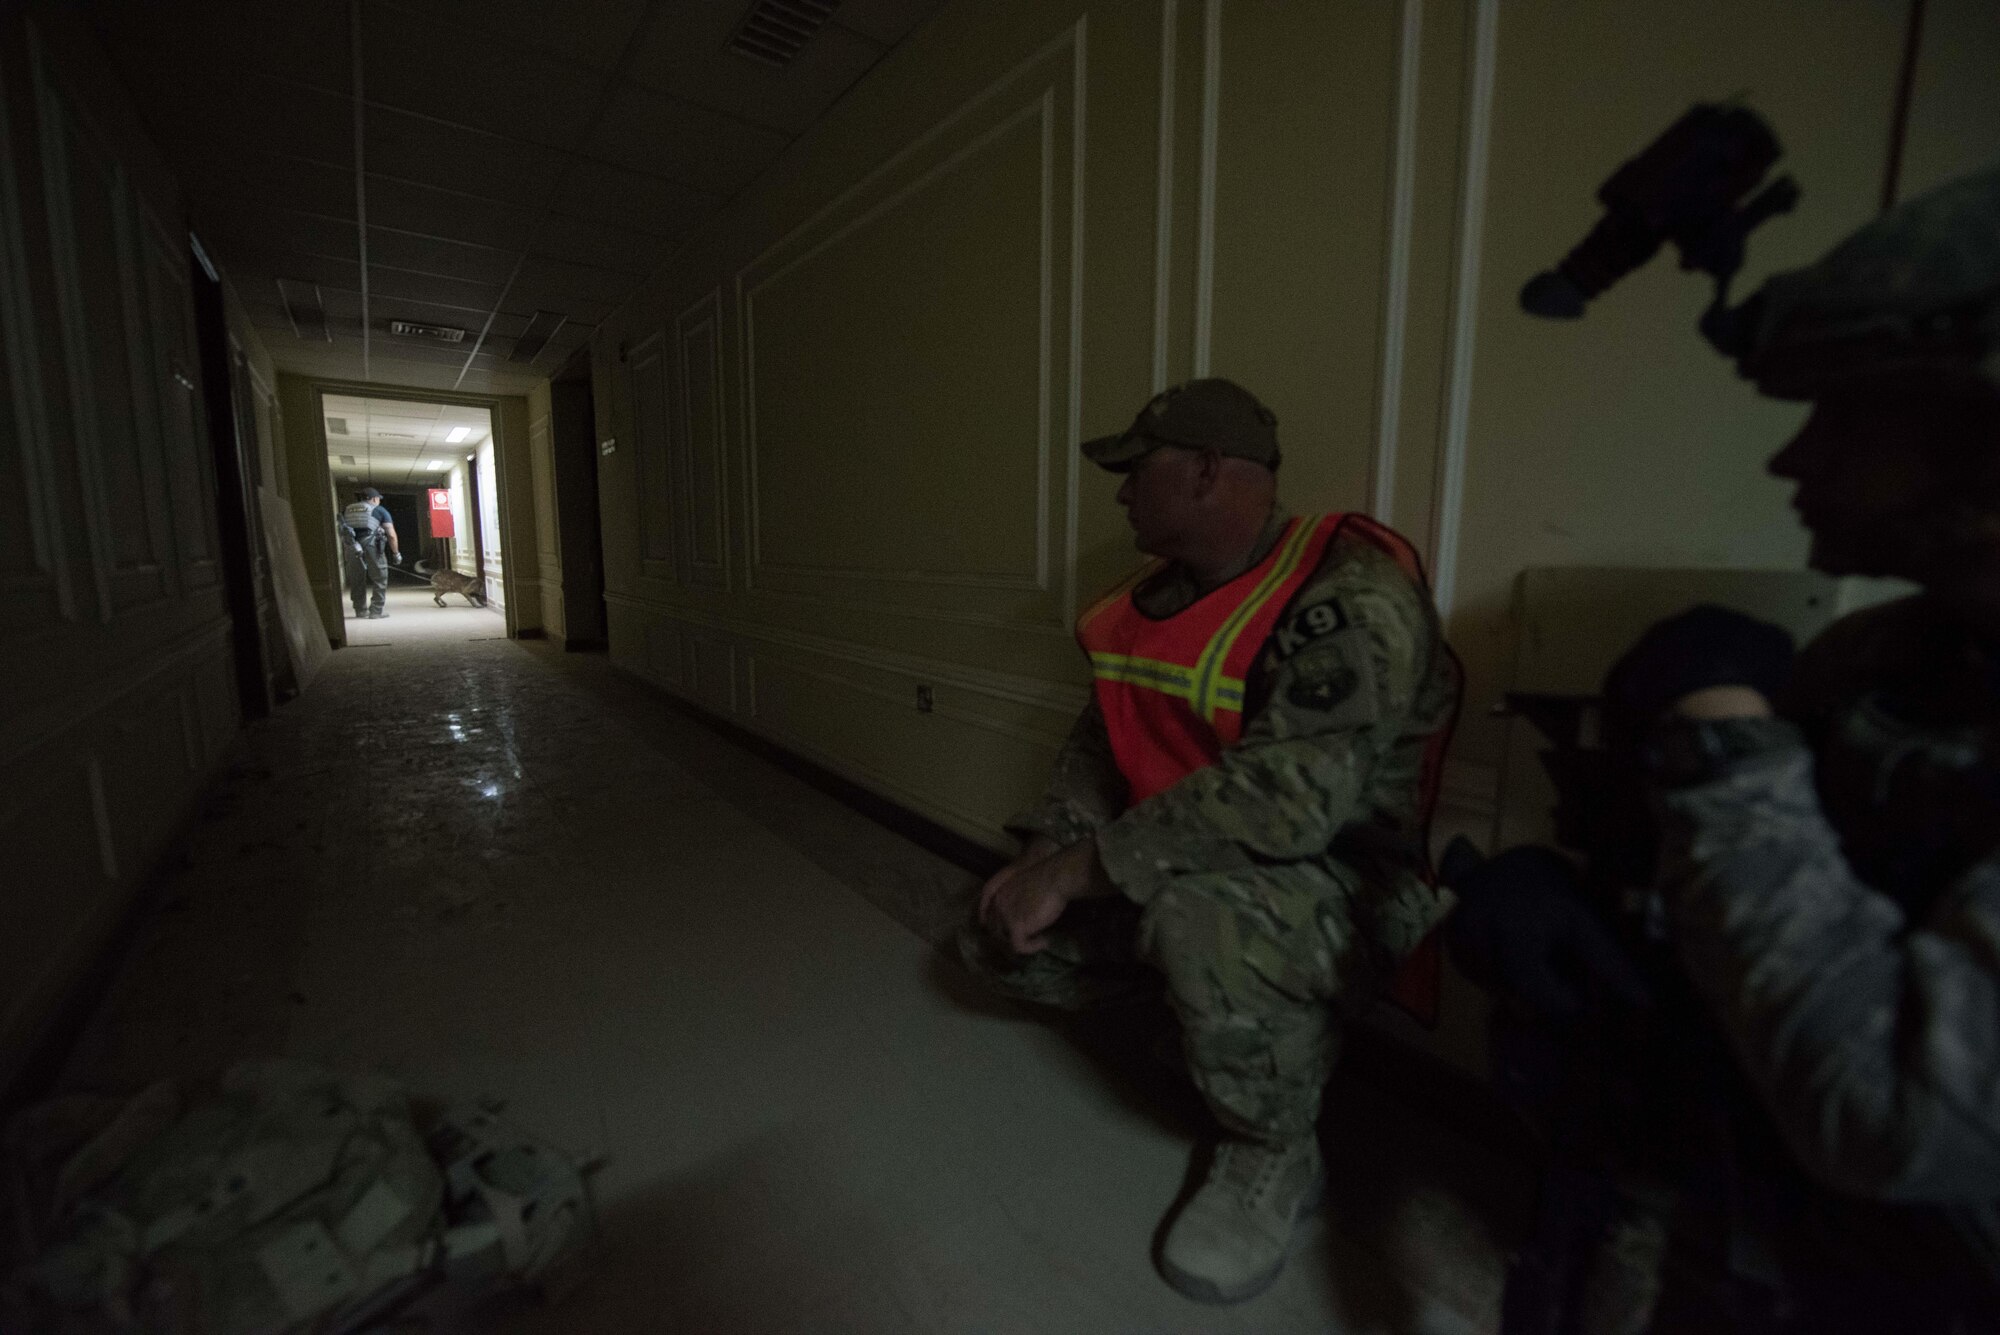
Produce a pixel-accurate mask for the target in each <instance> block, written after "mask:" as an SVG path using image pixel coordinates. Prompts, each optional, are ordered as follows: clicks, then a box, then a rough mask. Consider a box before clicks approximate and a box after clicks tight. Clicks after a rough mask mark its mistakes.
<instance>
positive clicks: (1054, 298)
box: [734, 23, 1086, 627]
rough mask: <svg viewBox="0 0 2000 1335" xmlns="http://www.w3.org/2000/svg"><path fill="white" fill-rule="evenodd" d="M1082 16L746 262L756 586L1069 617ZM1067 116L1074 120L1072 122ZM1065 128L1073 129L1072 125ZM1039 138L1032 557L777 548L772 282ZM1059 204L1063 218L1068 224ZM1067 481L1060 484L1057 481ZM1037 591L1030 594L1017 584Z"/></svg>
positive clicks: (747, 483)
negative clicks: (765, 378) (902, 563)
mask: <svg viewBox="0 0 2000 1335" xmlns="http://www.w3.org/2000/svg"><path fill="white" fill-rule="evenodd" d="M1085 83H1086V80H1085V27H1084V24H1082V23H1078V24H1077V25H1075V26H1074V27H1072V28H1070V29H1068V30H1066V31H1064V32H1063V33H1062V34H1060V35H1059V36H1058V37H1057V38H1055V39H1054V40H1053V41H1051V42H1050V43H1048V44H1047V45H1045V46H1044V47H1043V48H1042V49H1041V50H1040V51H1038V52H1036V53H1035V54H1033V55H1031V56H1030V57H1029V58H1028V59H1027V60H1025V61H1023V62H1022V63H1021V64H1019V65H1017V66H1016V67H1015V68H1014V69H1012V70H1011V71H1009V72H1008V73H1007V74H1005V75H1003V76H1002V77H1001V78H999V79H997V80H995V81H994V82H992V83H991V84H989V85H987V86H986V87H985V88H984V89H982V90H981V91H979V92H978V93H976V94H975V95H973V96H972V97H970V98H969V99H967V100H966V101H965V102H963V103H961V104H959V105H958V106H957V107H956V108H955V109H954V110H953V111H952V112H951V113H950V114H949V115H947V116H946V117H945V118H944V119H943V120H941V121H940V122H939V123H938V124H937V125H935V126H933V127H931V128H930V129H929V130H927V131H925V132H924V133H923V134H922V135H920V136H918V137H917V138H916V139H915V140H914V141H913V142H911V143H909V144H908V145H906V146H905V147H904V148H902V149H901V150H899V151H898V152H897V153H895V154H894V155H892V156H891V157H890V158H889V159H888V160H887V161H885V162H884V163H883V164H882V165H881V166H880V167H877V168H876V169H875V170H874V171H872V172H871V173H869V174H868V175H867V176H866V177H864V178H863V179H862V180H861V181H860V182H859V183H857V184H856V185H855V186H853V187H851V188H850V189H849V190H847V191H846V192H844V193H842V194H841V195H840V196H838V197H837V198H836V199H834V200H833V201H832V202H830V203H829V204H827V205H826V206H825V207H823V208H822V209H821V210H819V211H818V212H817V213H815V214H814V215H812V216H811V217H810V218H808V219H807V220H806V221H805V222H803V223H801V224H800V225H799V226H797V227H795V228H793V229H792V230H791V231H790V232H788V233H787V234H786V235H785V236H784V237H783V238H781V239H780V240H779V241H778V242H776V243H775V244H774V245H772V246H770V247H768V248H767V249H766V250H765V251H763V252H762V253H761V254H760V255H758V256H757V257H756V258H755V259H754V260H752V261H751V262H750V263H749V264H748V265H746V266H745V267H744V268H743V269H741V270H740V271H739V272H738V273H737V275H736V279H735V290H734V302H735V306H736V312H735V314H736V326H737V330H738V336H737V348H736V363H737V380H738V384H739V387H740V389H739V395H738V397H739V401H740V404H741V439H742V443H743V448H742V458H741V460H740V463H739V468H738V475H739V476H740V477H741V479H742V482H743V487H744V498H743V506H742V513H743V515H744V519H745V527H746V534H745V543H744V550H745V554H746V566H745V569H744V571H743V574H742V580H741V584H742V587H744V588H746V589H754V590H756V591H758V592H760V593H771V594H775V595H778V596H806V597H813V598H815V599H831V600H835V601H852V602H857V603H858V604H859V605H862V606H866V607H870V608H874V609H876V610H882V611H892V612H895V613H898V614H906V615H914V616H919V617H925V618H932V619H940V620H954V621H962V620H972V621H977V622H980V623H982V624H999V625H1008V626H1014V627H1028V626H1049V627H1060V626H1066V625H1067V621H1068V612H1069V607H1070V605H1071V603H1072V602H1073V597H1074V595H1073V593H1071V592H1070V589H1071V587H1072V585H1073V582H1074V577H1073V574H1072V573H1071V571H1072V570H1073V568H1074V564H1075V542H1074V539H1073V536H1072V535H1073V531H1074V512H1075V509H1076V497H1075V487H1074V485H1073V482H1072V480H1071V479H1072V478H1073V476H1074V469H1073V468H1071V467H1069V466H1067V464H1066V463H1063V464H1059V463H1058V461H1057V460H1056V458H1055V451H1056V450H1058V449H1060V450H1062V451H1063V453H1064V455H1065V456H1067V455H1070V454H1073V453H1074V449H1075V445H1076V443H1077V440H1078V425H1077V424H1078V421H1079V419H1080V410H1081V385H1080V374H1079V372H1080V360H1079V349H1080V345H1081V325H1082V300H1081V291H1082V279H1083V273H1082V250H1081V242H1082V237H1083V200H1084V159H1083V153H1082V147H1083V143H1084V120H1083V110H1084V106H1083V91H1084V88H1085ZM1065 122H1066V124H1065ZM1065 130H1066V131H1067V132H1066V133H1065V132H1064V131H1065ZM1023 134H1032V135H1037V136H1039V141H1040V153H1041V158H1040V189H1041V199H1040V201H1039V203H1040V210H1039V214H1040V227H1041V237H1040V253H1039V271H1040V272H1039V280H1038V281H1039V283H1040V288H1041V290H1040V293H1039V309H1040V316H1039V324H1040V332H1039V335H1038V345H1039V346H1038V351H1039V363H1038V367H1037V371H1036V376H1037V381H1038V385H1039V389H1038V396H1039V397H1038V402H1037V403H1036V404H1035V405H1034V413H1035V423H1036V426H1035V437H1036V459H1035V464H1034V468H1035V478H1036V494H1035V498H1034V511H1033V514H1032V517H1031V518H1029V517H1027V516H1025V515H1024V520H1025V521H1026V522H1032V524H1033V526H1034V541H1033V556H1032V566H1033V568H1032V570H1031V571H1030V570H1028V569H1025V568H1020V569H992V570H978V569H951V568H925V567H923V566H922V565H920V564H915V563H912V564H911V565H909V566H907V567H900V568H899V567H895V566H893V564H890V563H883V564H870V565H867V566H855V565H852V564H846V563H843V562H841V561H838V560H828V561H818V562H808V561H800V560H783V559H778V558H776V557H774V556H772V555H771V554H770V553H769V552H768V542H767V526H768V523H769V515H768V513H767V509H768V503H767V498H766V496H765V495H764V486H763V480H764V478H765V476H766V475H767V473H768V463H767V462H766V461H765V460H764V459H763V457H762V450H761V448H760V446H761V445H762V441H761V438H760V419H761V418H763V417H764V416H765V415H766V414H764V413H762V412H760V407H762V406H763V405H762V404H761V402H760V397H759V394H760V387H759V375H758V370H759V363H758V357H759V338H758V332H759V321H760V315H761V314H762V309H761V308H762V306H764V305H766V304H768V303H769V302H770V301H771V300H772V299H773V297H772V289H773V287H774V285H775V284H778V283H780V282H781V281H783V280H785V279H786V278H788V277H790V276H792V275H794V274H796V273H797V272H799V271H800V270H802V269H803V268H804V267H805V266H809V265H812V264H813V263H814V262H815V261H818V260H820V259H821V257H823V256H825V255H826V254H827V253H828V252H829V251H830V250H831V249H832V248H834V247H836V246H838V245H840V244H841V243H842V242H843V241H846V240H848V239H850V238H852V237H854V236H855V235H856V234H857V233H859V232H861V231H862V230H863V229H866V228H868V227H870V226H871V225H874V224H878V223H881V222H883V221H884V220H887V219H891V218H893V216H894V215H895V214H896V212H897V211H898V210H900V209H902V208H904V207H905V206H907V205H909V204H911V203H912V202H914V201H916V200H918V199H920V198H922V197H923V196H924V195H925V194H926V192H928V191H931V190H933V189H936V188H938V187H940V186H948V185H949V184H950V183H951V178H952V176H953V174H954V173H956V172H960V171H963V170H966V169H967V168H968V164H971V163H973V162H974V160H975V159H977V158H978V157H979V156H980V155H981V154H982V153H985V152H988V151H990V150H997V149H999V148H1002V147H1011V145H1012V144H1013V143H1014V142H1016V141H1015V140H1014V136H1016V135H1023ZM1058 216H1060V217H1061V218H1062V219H1063V220H1064V223H1065V224H1066V225H1059V224H1058V221H1057V218H1058ZM1058 489H1060V493H1061V494H1057V493H1058ZM1022 594H1031V595H1040V597H1039V598H1033V599H1030V600H1028V601H1027V603H1026V605H1025V606H1024V601H1023V599H1022V598H1021V596H1020V595H1022Z"/></svg>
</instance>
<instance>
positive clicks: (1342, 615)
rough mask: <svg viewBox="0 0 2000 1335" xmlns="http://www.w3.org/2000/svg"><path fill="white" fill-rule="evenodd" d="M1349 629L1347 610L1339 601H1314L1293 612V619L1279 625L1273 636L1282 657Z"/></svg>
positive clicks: (1275, 646)
mask: <svg viewBox="0 0 2000 1335" xmlns="http://www.w3.org/2000/svg"><path fill="white" fill-rule="evenodd" d="M1345 629H1347V611H1346V609H1345V608H1343V607H1341V605H1340V604H1339V603H1337V602H1326V603H1314V604H1313V605H1312V606H1311V607H1301V608H1300V609H1299V610H1298V611H1297V612H1295V613H1293V614H1292V619H1291V620H1290V621H1287V622H1286V623H1285V624H1284V625H1282V626H1280V627H1278V632H1277V634H1275V635H1273V636H1272V637H1271V640H1272V644H1273V647H1274V648H1276V650H1277V654H1278V657H1279V658H1280V659H1286V658H1290V657H1291V656H1292V655H1293V654H1295V653H1297V652H1298V651H1299V650H1301V649H1303V648H1305V647H1306V646H1307V645H1308V644H1311V643H1312V642H1313V641H1314V640H1317V639H1319V638H1320V637H1322V636H1325V635H1331V634H1333V633H1334V632H1335V631H1337V630H1345Z"/></svg>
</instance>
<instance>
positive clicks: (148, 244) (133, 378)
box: [0, 9, 270, 1094]
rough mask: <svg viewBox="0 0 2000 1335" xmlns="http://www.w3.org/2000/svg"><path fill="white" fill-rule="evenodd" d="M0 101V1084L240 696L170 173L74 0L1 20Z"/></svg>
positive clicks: (121, 901) (223, 739) (106, 922)
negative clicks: (58, 8) (0, 869)
mask: <svg viewBox="0 0 2000 1335" xmlns="http://www.w3.org/2000/svg"><path fill="white" fill-rule="evenodd" d="M0 121H3V122H4V123H0V382H4V385H5V397H6V403H5V406H4V408H0V508H4V510H5V513H4V514H0V535H4V536H0V840H4V842H5V844H6V846H7V847H8V848H9V850H10V854H9V858H8V867H7V873H6V875H5V876H4V877H0V1094H4V1092H5V1090H6V1089H7V1087H8V1085H9V1083H10V1082H11V1081H13V1080H14V1078H15V1077H16V1076H17V1074H18V1073H19V1071H20V1065H21V1062H22V1061H23V1060H24V1058H25V1056H26V1055H27V1052H28V1050H29V1048H30V1047H31V1045H32V1044H33V1043H34V1042H35V1041H36V1040H37V1039H38V1037H40V1036H41V1034H42V1033H43V1032H44V1026H45V1025H46V1023H47V1020H48V1017H49V1015H50V1014H51V1012H52V1010H53V1009H54V1008H55V1006H56V1005H57V1004H58V1003H59V1002H60V1000H61V998H62V997H63V995H64V994H65V992H66V991H67V990H68V989H69V988H70V987H71V986H72V985H73V984H74V982H75V981H76V979H77V977H78V975H79V972H80V971H81V969H82V968H83V967H84V966H85V964H86V963H87V962H88V961H89V959H90V958H91V957H92V955H93V954H95V953H96V952H97V951H98V950H99V949H101V948H102V946H103V943H104V942H105V940H106V939H107V937H108V935H109V933H110V931H111V929H112V927H113V925H114V924H115V923H116V922H117V920H118V918H119V917H120V915H121V914H122V913H123V911H124V909H125V907H126V906H127V904H128V903H129V902H130V899H131V895H132V892H133V890H134V889H135V887H136V886H137V885H138V884H140V882H141V881H142V880H143V878H144V877H145V875H146V874H147V872H148V871H149V870H150V867H151V864H152V862H153V860H154V859H155V858H156V857H157V856H158V855H159V852H160V850H161V849H162V847H163V846H164V844H165V843H166V841H167V840H168V839H169V838H171V837H172V836H173V835H174V833H175V832H176V830H177V828H178V826H179V825H180V824H181V822H182V821H183V820H184V819H185V817H186V814H187V811H188V809H189V806H190V804H191V803H192V801H193V799H194V796H195V794H196V793H197V792H198V791H199V790H200V788H201V786H202V785H203V784H204V783H205V782H206V780H207V777H208V775H209V773H210V772H211V770H212V769H213V767H214V765H215V763H216V760H217V758H218V756H219V755H220V753H221V750H222V748H223V747H224V745H225V744H226V743H227V742H228V740H229V738H230V737H231V736H232V735H233V734H234V732H235V730H236V727H237V724H238V721H239V713H238V701H237V695H236V687H235V681H234V667H233V663H232V659H231V651H230V642H229V635H230V623H229V618H228V615H227V612H226V610H225V606H224V602H223V592H222V575H221V570H220V563H219V550H220V546H219V540H218V538H217V534H216V526H215V506H216V497H215V495H214V482H213V473H212V468H213V461H212V458H211V457H210V451H209V442H208V436H207V425H206V420H205V414H204V408H203V404H202V401H201V396H200V394H199V392H198V390H197V389H196V386H198V385H199V383H200V375H201V372H200V367H199V362H198V361H197V354H196V351H195V343H194V323H193V309H192V292H191V286H190V281H189V274H188V258H187V257H188V251H187V220H186V217H185V214H184V212H183V210H182V206H181V201H180V198H179V195H178V192H177V190H176V189H175V186H174V183H173V181H172V179H171V178H170V177H169V176H168V175H167V174H166V172H165V171H164V169H163V168H162V167H161V165H160V162H159V159H158V157H157V155H156V153H155V150H154V149H153V147H152V145H151V144H150V143H149V142H148V140H147V137H146V135H145V132H144V130H143V128H142V127H141V126H140V125H139V124H138V122H137V119H136V117H135V116H134V114H133V113H132V111H131V109H130V106H129V104H128V103H127V101H126V99H125V96H124V93H123V91H122V90H121V89H120V87H119V86H118V85H117V83H116V81H115V79H113V78H112V77H111V76H110V75H109V74H108V73H107V70H106V67H105V65H104V63H103V60H102V57H101V53H99V52H98V51H97V50H96V48H95V47H94V45H93V44H92V42H91V40H90V38H89V37H88V36H87V35H86V34H84V33H83V31H82V30H81V29H80V28H78V27H77V26H75V25H74V24H73V23H72V22H71V21H70V20H69V19H67V18H65V17H63V16H61V15H60V14H38V15H37V17H36V19H35V21H34V22H32V23H30V22H28V21H25V20H23V19H22V18H21V17H20V15H19V12H18V10H15V9H10V10H9V17H7V18H6V19H4V20H0ZM230 315H231V326H232V327H231V333H232V336H233V337H234V338H235V340H236V341H237V343H238V345H239V346H240V347H241V348H242V349H243V352H244V355H245V358H246V361H247V362H248V363H249V364H250V365H251V366H253V367H254V368H256V371H257V374H259V375H260V376H262V377H263V379H264V384H265V385H266V386H267V387H268V385H269V383H270V379H269V376H270V362H269V359H268V357H267V356H266V355H265V353H264V350H263V348H262V347H261V346H260V345H259V344H258V341H257V338H256V336H255V335H254V334H253V333H251V332H250V330H249V325H248V322H247V321H245V320H243V319H242V318H241V316H242V313H241V308H240V306H239V307H233V308H232V309H231V311H230ZM262 443H266V442H262V441H260V444H262Z"/></svg>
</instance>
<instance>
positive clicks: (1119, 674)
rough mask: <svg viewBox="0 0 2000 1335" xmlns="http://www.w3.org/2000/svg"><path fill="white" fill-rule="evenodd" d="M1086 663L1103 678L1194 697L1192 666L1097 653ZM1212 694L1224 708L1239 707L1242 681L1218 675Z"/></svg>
mask: <svg viewBox="0 0 2000 1335" xmlns="http://www.w3.org/2000/svg"><path fill="white" fill-rule="evenodd" d="M1090 666H1091V668H1092V669H1093V670H1094V671H1095V672H1096V673H1097V675H1098V676H1099V677H1100V678H1102V679H1103V680H1105V681H1117V682H1123V683H1125V684H1126V685H1128V686H1143V687H1145V688H1146V689H1147V690H1153V691H1158V692H1160V694H1162V695H1171V696H1173V697H1174V698H1176V699H1179V700H1186V701H1189V702H1190V703H1192V702H1193V701H1194V699H1195V677H1194V669H1193V668H1190V667H1187V666H1186V665H1184V664H1181V663H1166V662H1162V661H1161V660H1159V659H1157V658H1133V657H1131V656H1129V655H1127V654H1106V653H1097V654H1092V655H1091V656H1090ZM1214 694H1215V696H1216V698H1217V700H1218V701H1219V702H1220V703H1221V704H1222V705H1224V706H1225V707H1227V708H1230V709H1236V710H1241V709H1242V708H1243V682H1242V681H1241V680H1240V679H1238V678H1234V677H1224V678H1221V679H1220V680H1218V681H1217V682H1216V683H1215V685H1214Z"/></svg>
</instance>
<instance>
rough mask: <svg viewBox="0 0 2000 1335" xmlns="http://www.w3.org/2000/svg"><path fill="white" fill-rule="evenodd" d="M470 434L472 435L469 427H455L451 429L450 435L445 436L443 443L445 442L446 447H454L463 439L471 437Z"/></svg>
mask: <svg viewBox="0 0 2000 1335" xmlns="http://www.w3.org/2000/svg"><path fill="white" fill-rule="evenodd" d="M471 434H472V428H471V427H469V426H455V427H453V428H452V429H451V434H450V435H449V436H446V437H445V438H444V442H445V444H447V445H456V444H458V442H460V441H461V440H464V439H465V438H466V437H467V436H469V435H471Z"/></svg>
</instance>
